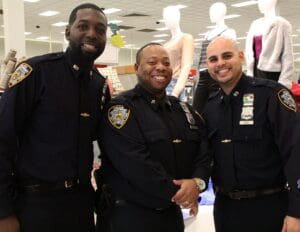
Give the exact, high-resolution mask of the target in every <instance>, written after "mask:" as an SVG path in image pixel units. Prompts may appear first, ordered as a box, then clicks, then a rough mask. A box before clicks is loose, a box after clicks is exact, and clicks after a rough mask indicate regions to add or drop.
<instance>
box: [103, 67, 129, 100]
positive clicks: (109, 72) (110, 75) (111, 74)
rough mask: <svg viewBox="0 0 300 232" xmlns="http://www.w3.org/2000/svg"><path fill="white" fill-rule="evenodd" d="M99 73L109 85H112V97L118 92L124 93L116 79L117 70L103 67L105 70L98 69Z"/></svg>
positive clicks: (117, 78) (118, 80)
mask: <svg viewBox="0 0 300 232" xmlns="http://www.w3.org/2000/svg"><path fill="white" fill-rule="evenodd" d="M98 70H99V72H100V73H101V74H102V75H103V76H105V77H106V78H107V79H108V80H109V81H110V83H111V84H112V88H113V95H117V94H119V93H120V92H122V91H124V87H123V85H122V83H121V82H120V79H119V77H118V73H117V70H116V69H114V68H112V67H105V68H98Z"/></svg>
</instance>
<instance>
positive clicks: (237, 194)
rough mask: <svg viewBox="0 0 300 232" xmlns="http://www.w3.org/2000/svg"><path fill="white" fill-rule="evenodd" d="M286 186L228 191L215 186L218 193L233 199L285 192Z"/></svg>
mask: <svg viewBox="0 0 300 232" xmlns="http://www.w3.org/2000/svg"><path fill="white" fill-rule="evenodd" d="M284 190H285V187H277V188H268V189H258V190H232V191H226V190H224V189H222V188H220V187H218V186H215V192H216V193H217V194H220V195H223V196H227V197H229V198H230V199H233V200H240V199H251V198H255V197H260V196H266V195H272V194H275V193H279V192H283V191H284Z"/></svg>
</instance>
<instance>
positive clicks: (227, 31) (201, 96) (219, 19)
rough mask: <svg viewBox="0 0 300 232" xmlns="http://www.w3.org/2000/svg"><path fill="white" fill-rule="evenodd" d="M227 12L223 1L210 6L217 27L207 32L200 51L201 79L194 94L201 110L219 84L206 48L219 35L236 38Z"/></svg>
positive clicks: (212, 18) (212, 20)
mask: <svg viewBox="0 0 300 232" xmlns="http://www.w3.org/2000/svg"><path fill="white" fill-rule="evenodd" d="M226 12H227V8H226V5H225V4H224V3H223V2H216V3H214V4H212V5H211V6H210V8H209V17H210V21H211V22H212V23H215V28H214V29H212V30H210V31H208V32H206V34H205V37H204V38H205V40H204V41H203V42H202V47H201V51H200V59H199V65H198V69H199V81H198V85H197V89H196V92H195V95H194V102H193V106H194V108H195V109H196V110H197V111H198V112H201V111H202V110H203V108H204V106H205V103H206V100H207V98H208V95H209V93H210V92H212V91H214V90H217V89H218V88H219V86H218V85H217V83H216V82H215V81H214V80H213V79H212V78H211V77H210V75H209V73H208V72H207V68H206V64H205V61H206V48H207V46H208V44H209V43H210V42H211V41H212V40H213V39H215V38H217V37H218V36H227V37H229V38H231V39H233V40H236V32H235V30H234V29H231V28H229V27H228V26H227V25H226V24H225V20H224V18H225V15H226Z"/></svg>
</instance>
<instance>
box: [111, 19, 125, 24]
mask: <svg viewBox="0 0 300 232" xmlns="http://www.w3.org/2000/svg"><path fill="white" fill-rule="evenodd" d="M121 22H123V21H122V20H116V19H114V20H110V21H108V24H110V23H113V24H118V23H121Z"/></svg>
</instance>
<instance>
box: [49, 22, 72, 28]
mask: <svg viewBox="0 0 300 232" xmlns="http://www.w3.org/2000/svg"><path fill="white" fill-rule="evenodd" d="M51 25H52V26H54V27H64V26H66V25H68V23H67V22H58V23H53V24H51Z"/></svg>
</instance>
